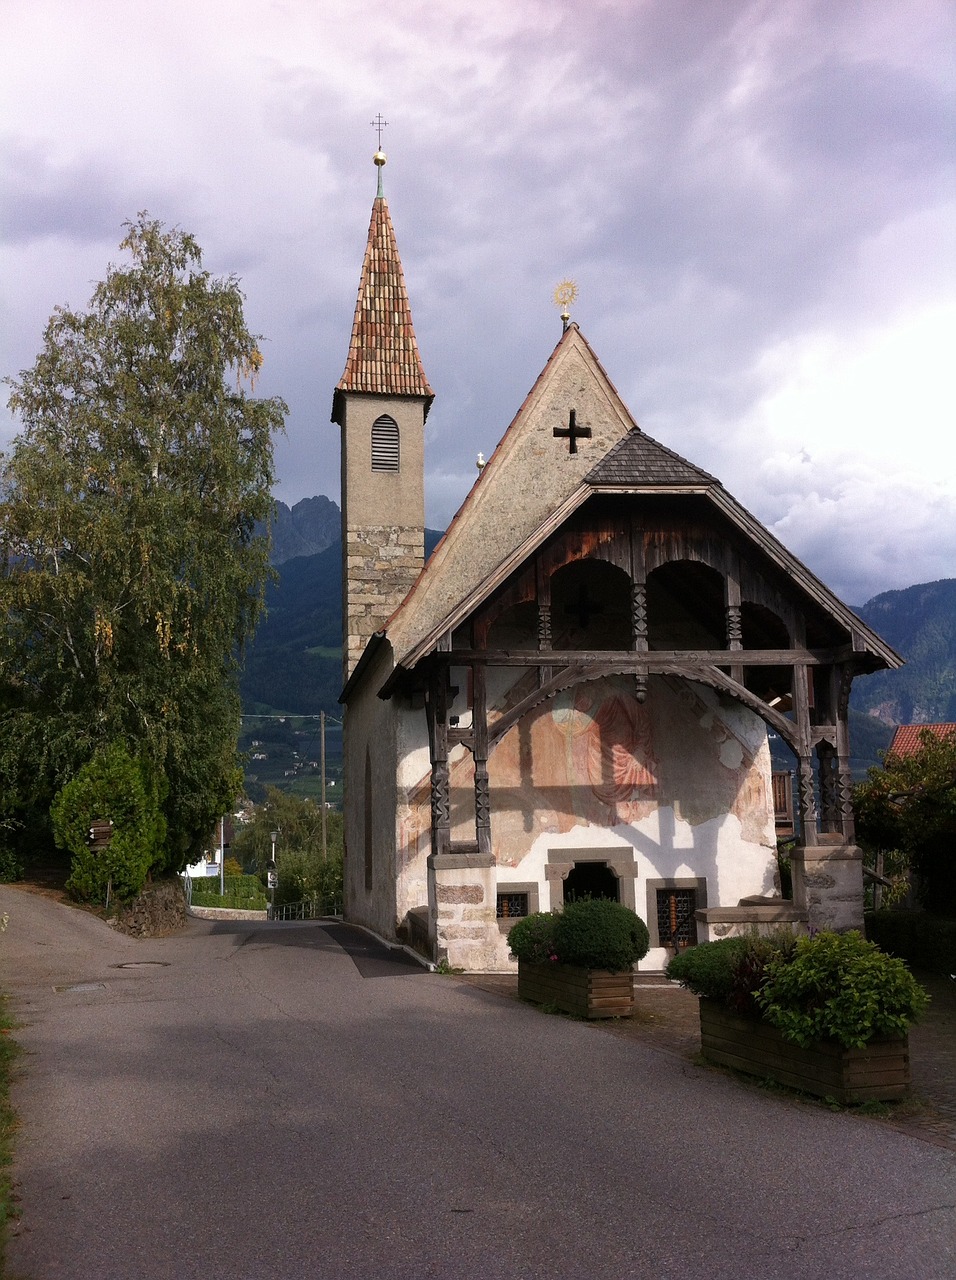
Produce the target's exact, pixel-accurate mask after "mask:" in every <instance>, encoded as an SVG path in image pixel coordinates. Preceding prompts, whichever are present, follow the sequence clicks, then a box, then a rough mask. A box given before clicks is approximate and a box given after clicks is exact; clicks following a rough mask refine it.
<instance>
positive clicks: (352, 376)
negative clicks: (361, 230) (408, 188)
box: [336, 196, 434, 411]
mask: <svg viewBox="0 0 956 1280" xmlns="http://www.w3.org/2000/svg"><path fill="white" fill-rule="evenodd" d="M341 391H365V392H371V393H372V394H379V395H400V396H427V397H428V401H429V404H430V403H431V401H432V400H433V399H434V392H433V391H432V389H431V387H430V386H429V385H428V379H427V378H426V377H425V370H424V369H423V368H422V361H421V356H420V355H419V353H418V343H417V342H416V340H415V330H414V329H413V328H412V312H411V308H410V307H409V305H408V293H407V291H406V289H405V276H404V273H403V272H402V262H401V259H400V258H399V256H398V245H397V243H396V241H395V231H394V228H393V227H392V219H391V218H390V217H389V213H388V205H387V204H386V203H385V197H384V196H377V197H376V199H375V202H374V204H373V205H372V220H371V222H370V223H369V228H368V244H367V246H366V249H365V261H364V262H363V264H362V278H361V280H360V281H359V291H358V301H357V302H356V304H355V319H354V320H353V322H352V338H351V341H350V343H349V354H348V359H347V360H346V362H345V372H344V373H343V374H342V377H341V379H340V381H339V383H338V385H337V387H336V392H341ZM426 411H427V406H426Z"/></svg>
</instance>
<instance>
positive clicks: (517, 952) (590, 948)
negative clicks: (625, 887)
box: [508, 898, 650, 973]
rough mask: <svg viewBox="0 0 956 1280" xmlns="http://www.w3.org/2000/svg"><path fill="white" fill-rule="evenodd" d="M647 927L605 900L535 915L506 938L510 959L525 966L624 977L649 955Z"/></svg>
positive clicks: (585, 902) (629, 910)
mask: <svg viewBox="0 0 956 1280" xmlns="http://www.w3.org/2000/svg"><path fill="white" fill-rule="evenodd" d="M649 945H650V938H649V936H648V932H647V925H646V924H645V923H644V921H643V920H641V919H640V917H639V916H636V915H635V914H634V912H633V911H632V910H631V909H630V907H625V906H623V905H622V904H621V903H620V902H610V901H608V900H607V899H604V898H595V899H593V900H592V899H585V900H583V901H581V902H568V903H566V904H565V907H564V910H563V911H537V912H535V913H534V914H533V915H530V916H524V917H523V918H522V919H521V920H518V921H517V923H516V924H514V925H513V926H512V928H511V932H510V933H509V934H508V946H509V947H510V949H511V954H512V955H513V956H515V957H517V959H518V960H524V961H525V963H526V964H547V963H549V962H554V963H557V964H568V965H575V966H576V967H579V968H582V969H607V970H609V971H610V972H611V973H623V972H624V971H625V970H626V969H630V967H631V966H632V965H633V964H635V963H636V961H638V960H640V959H641V958H642V957H643V956H646V955H647V948H648V946H649Z"/></svg>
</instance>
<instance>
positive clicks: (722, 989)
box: [667, 938, 747, 1003]
mask: <svg viewBox="0 0 956 1280" xmlns="http://www.w3.org/2000/svg"><path fill="white" fill-rule="evenodd" d="M746 944H747V939H746V938H721V939H720V941H719V942H702V943H700V945H699V946H696V947H688V949H687V950H686V951H682V952H681V953H680V955H676V956H674V958H673V960H671V962H670V964H669V965H668V966H667V976H668V978H670V979H672V981H674V982H679V983H680V984H681V986H684V987H689V988H690V990H691V991H693V993H694V995H695V996H702V997H703V998H704V999H705V1000H721V1001H723V1002H724V1003H729V1002H730V997H731V993H732V992H733V990H734V981H735V974H736V969H737V961H738V960H739V959H740V957H741V956H742V955H743V953H744V948H745V947H746Z"/></svg>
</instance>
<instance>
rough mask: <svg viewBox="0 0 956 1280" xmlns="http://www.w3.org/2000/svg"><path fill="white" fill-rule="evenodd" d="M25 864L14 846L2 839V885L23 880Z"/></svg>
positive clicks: (0, 843)
mask: <svg viewBox="0 0 956 1280" xmlns="http://www.w3.org/2000/svg"><path fill="white" fill-rule="evenodd" d="M23 870H24V868H23V863H22V862H21V861H20V858H19V856H18V854H17V853H16V852H15V850H14V849H13V848H12V846H11V845H10V844H9V843H8V842H7V841H6V840H4V839H2V838H0V884H12V883H13V881H14V880H22V879H23Z"/></svg>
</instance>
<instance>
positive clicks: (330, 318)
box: [0, 0, 956, 604]
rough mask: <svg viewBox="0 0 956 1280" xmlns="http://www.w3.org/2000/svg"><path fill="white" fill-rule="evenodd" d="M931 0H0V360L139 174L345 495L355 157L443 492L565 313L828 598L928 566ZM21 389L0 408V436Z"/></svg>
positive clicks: (950, 246) (900, 579)
mask: <svg viewBox="0 0 956 1280" xmlns="http://www.w3.org/2000/svg"><path fill="white" fill-rule="evenodd" d="M954 13H956V9H954V8H953V6H952V5H951V4H950V3H949V2H948V0H869V2H868V3H860V0H482V3H480V4H475V3H459V2H458V0H417V2H415V3H404V2H403V0H392V2H391V3H390V4H386V3H384V2H383V0H378V2H377V3H371V2H370V0H272V2H271V3H270V2H269V0H139V3H138V4H137V5H135V6H131V5H130V4H129V3H128V0H123V2H122V3H120V0H0V22H2V26H3V30H4V42H5V46H6V49H5V57H4V68H5V70H4V76H3V83H2V85H0V148H2V149H0V338H2V350H0V369H2V371H3V372H5V373H16V372H17V371H19V370H20V369H22V368H25V367H27V366H29V365H31V364H32V362H33V360H34V357H35V355H36V352H37V351H38V349H39V346H40V342H41V335H42V330H43V326H44V323H45V321H46V319H47V318H48V316H49V314H50V312H51V310H52V308H53V307H54V306H55V305H56V304H57V303H68V304H69V305H71V306H73V307H77V308H82V307H85V305H86V304H87V302H88V300H89V295H90V292H91V289H92V286H93V284H94V282H95V281H97V280H99V279H101V278H102V277H103V275H104V274H105V271H106V267H107V265H108V264H109V262H111V261H115V260H117V259H118V256H119V253H118V248H117V246H118V244H119V240H120V239H121V238H122V234H123V233H122V225H121V224H122V223H123V222H124V220H126V219H128V218H131V217H134V216H135V214H136V213H137V212H138V211H139V210H142V209H146V210H148V211H149V212H150V214H151V215H153V216H154V217H158V218H160V219H162V220H163V221H164V222H166V223H168V224H178V225H180V226H182V227H184V228H186V229H187V230H189V231H192V232H193V233H194V234H195V235H196V237H197V238H198V240H199V242H200V244H201V245H202V247H203V250H204V253H205V260H206V265H207V266H209V267H210V268H211V269H212V270H213V271H214V272H216V273H222V274H227V273H235V274H237V275H238V276H240V277H241V279H242V284H243V289H244V291H245V294H246V299H247V306H246V314H247V319H248V322H249V324H250V327H251V328H252V329H253V330H254V331H256V332H259V333H262V334H263V335H264V336H265V338H266V342H265V346H264V351H265V355H266V366H265V370H264V376H263V380H262V382H261V383H260V387H261V388H262V389H263V390H264V392H265V393H266V394H279V395H282V396H284V397H285V399H286V400H287V401H288V403H289V406H290V411H291V412H290V416H289V420H288V431H287V435H286V437H285V438H284V439H283V440H281V441H280V442H279V443H278V446H277V464H278V473H279V480H280V483H279V486H278V489H277V496H278V497H279V498H281V499H282V500H283V501H285V502H288V503H294V502H296V501H297V500H298V499H300V498H303V497H308V496H311V495H312V494H316V493H325V494H328V495H329V496H330V497H332V498H335V499H336V500H337V499H338V442H337V438H336V433H337V429H336V428H334V427H333V426H331V425H330V423H329V412H330V407H331V394H332V388H333V386H334V384H335V382H336V381H337V379H338V378H339V376H340V374H341V372H342V368H343V365H344V362H345V354H346V347H347V342H348V335H349V330H350V326H351V318H352V310H353V308H354V304H355V291H356V288H357V285H358V276H359V269H360V266H361V259H362V253H363V250H364V246H365V237H366V232H367V227H368V219H369V213H370V208H371V201H372V198H373V196H374V193H375V171H374V168H373V166H372V164H371V155H372V152H373V151H374V150H375V146H376V135H375V131H374V130H373V129H372V128H371V124H370V122H371V120H372V118H373V116H375V115H376V114H377V113H378V112H381V113H382V115H383V116H384V117H385V119H387V120H388V122H389V125H388V128H387V129H386V131H385V135H384V139H383V146H384V148H385V150H386V151H387V153H388V157H389V161H388V165H387V167H386V170H385V188H386V194H387V196H388V201H389V208H390V210H391V213H392V218H393V221H394V223H395V227H396V232H397V235H398V242H399V248H400V251H401V255H402V260H403V263H404V266H405V274H406V280H407V283H408V286H409V292H410V296H411V300H412V308H413V315H414V319H415V327H416V332H417V335H418V341H419V346H420V348H421V351H422V356H423V360H424V364H425V369H426V372H427V374H428V377H429V379H430V381H431V383H432V385H433V387H434V388H435V390H436V392H437V399H436V402H435V405H434V408H433V409H432V412H431V415H430V417H429V420H428V427H429V435H428V451H429V452H428V475H427V493H428V523H429V524H430V525H431V526H433V527H442V526H444V524H445V523H447V521H448V520H449V519H450V517H451V516H452V514H453V513H454V511H455V510H456V508H457V506H458V504H459V503H460V501H461V500H462V498H463V496H464V494H465V493H466V491H467V489H468V487H469V486H470V484H471V483H472V481H473V479H474V476H475V474H476V473H475V468H474V460H475V456H476V454H477V453H478V451H479V450H482V451H483V452H484V453H485V454H488V453H489V452H490V451H491V449H492V448H493V447H494V445H495V443H496V442H497V440H498V439H499V438H500V436H501V434H502V432H503V431H504V429H505V427H506V426H507V425H508V423H509V421H510V420H511V418H512V416H513V415H514V413H515V411H516V410H517V408H518V406H519V405H520V403H521V401H522V399H523V397H524V395H525V394H526V392H527V391H528V389H529V388H530V386H531V384H532V383H533V381H534V379H535V377H536V376H537V374H538V372H539V371H540V369H541V367H542V366H543V364H544V363H545V361H546V359H547V357H548V355H549V354H550V351H551V349H552V347H553V345H554V343H555V342H556V341H557V339H558V337H559V335H560V320H559V318H558V311H557V309H556V308H555V307H554V306H553V304H552V293H553V290H554V287H555V285H556V284H557V282H558V281H559V280H561V279H562V278H564V277H571V278H573V279H574V280H575V281H576V283H577V285H578V289H579V298H578V301H577V303H576V305H575V308H574V318H575V319H576V320H577V322H578V323H579V324H580V326H581V329H582V331H583V333H584V334H585V336H586V337H587V338H588V340H589V342H590V343H591V345H592V346H593V347H594V349H595V351H596V352H597V354H598V356H599V357H600V359H601V361H602V363H603V364H604V367H605V368H606V369H607V371H608V373H609V375H610V377H611V379H612V380H613V381H614V383H615V385H616V386H617V388H618V390H619V391H620V393H621V394H622V396H623V397H624V400H625V401H626V403H627V404H628V405H629V407H630V409H631V411H632V413H633V414H634V416H635V418H636V419H637V421H638V423H639V424H640V425H641V427H642V428H643V429H644V430H645V431H647V432H648V433H649V434H650V435H651V436H653V437H655V438H656V439H658V440H660V441H661V442H662V443H664V444H666V445H668V446H669V447H671V448H673V449H676V450H677V451H678V452H679V453H682V454H684V455H685V456H687V457H689V458H690V459H691V460H692V461H694V462H696V463H697V464H699V465H701V466H703V467H705V468H706V469H707V470H710V471H712V472H713V473H715V474H716V475H718V476H719V477H720V478H721V479H722V481H723V482H724V484H725V486H726V487H727V488H728V489H729V490H730V491H731V493H733V494H734V495H735V496H736V497H737V498H739V499H740V500H741V501H742V502H744V504H745V505H747V506H748V507H749V508H750V509H751V510H752V511H754V513H755V514H756V515H758V516H759V517H760V518H761V519H762V520H763V521H764V522H765V523H766V524H768V525H769V526H770V527H771V528H772V529H773V530H774V531H775V532H776V533H777V535H778V536H779V537H780V538H781V539H782V540H783V541H784V542H785V543H786V544H787V545H788V546H789V547H790V548H791V550H793V551H795V552H796V553H797V554H798V555H799V556H800V557H801V558H802V559H804V560H805V561H806V562H807V563H808V564H809V566H810V567H811V568H812V569H814V571H815V572H817V573H818V574H819V575H820V576H821V577H822V578H823V579H824V580H825V581H826V582H827V583H828V584H829V585H830V586H831V587H833V588H834V589H835V590H836V591H837V592H838V593H839V594H841V595H842V596H843V597H844V598H845V599H846V600H848V601H849V602H850V603H856V604H860V603H863V601H865V600H866V599H868V598H869V597H870V596H872V595H874V594H876V593H877V592H879V591H884V590H888V589H891V588H894V587H901V586H906V585H909V584H911V583H914V582H925V581H931V580H934V579H936V578H941V577H953V576H956V443H954V440H956V430H954V427H956V414H954V408H956V394H954V381H956V379H954V372H953V370H954V366H956V360H954V359H953V355H952V351H953V335H954V332H956V323H954V322H956V287H954V283H956V281H954V277H956V241H954V228H956V191H954V172H953V151H952V143H953V120H952V104H953V79H954V66H953V50H954V34H956V33H954V30H953V20H954ZM15 430H16V424H15V423H14V422H13V420H12V419H11V418H10V417H9V415H7V414H6V413H5V411H4V415H3V416H2V417H0V446H4V447H5V446H6V444H7V443H8V442H9V440H10V438H11V436H12V434H13V433H14V431H15Z"/></svg>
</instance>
